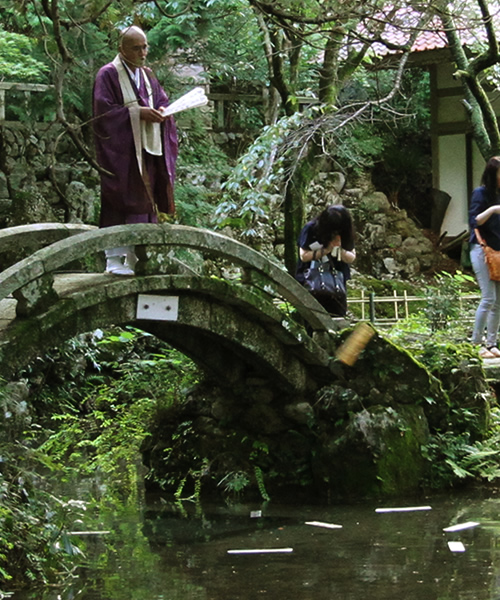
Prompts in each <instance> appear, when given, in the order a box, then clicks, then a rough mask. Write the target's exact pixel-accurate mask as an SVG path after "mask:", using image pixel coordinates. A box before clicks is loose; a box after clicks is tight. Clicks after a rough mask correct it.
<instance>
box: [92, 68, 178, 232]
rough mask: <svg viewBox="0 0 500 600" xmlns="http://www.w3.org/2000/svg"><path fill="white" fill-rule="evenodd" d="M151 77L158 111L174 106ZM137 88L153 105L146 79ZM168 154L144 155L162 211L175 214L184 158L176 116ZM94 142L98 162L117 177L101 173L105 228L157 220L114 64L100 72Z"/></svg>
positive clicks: (166, 136)
mask: <svg viewBox="0 0 500 600" xmlns="http://www.w3.org/2000/svg"><path fill="white" fill-rule="evenodd" d="M145 71H146V72H147V75H148V76H149V80H150V83H151V88H152V92H153V106H154V108H159V107H160V106H167V105H168V98H167V95H166V94H165V91H164V90H163V88H162V87H161V86H160V84H159V82H158V80H157V79H156V78H155V77H153V76H152V74H151V71H150V70H149V69H143V72H145ZM132 87H133V89H134V91H136V94H137V100H138V102H139V104H140V105H141V106H148V102H147V90H146V86H145V83H144V81H143V78H141V86H140V89H139V90H137V88H136V86H135V83H134V82H132ZM161 131H162V146H163V155H162V156H153V155H151V154H148V153H146V152H144V151H143V155H144V159H145V168H146V170H147V173H148V176H149V181H150V184H151V191H152V195H153V197H154V202H155V204H156V208H157V211H158V212H163V213H167V214H173V213H174V211H175V205H174V197H173V184H174V179H175V162H176V159H177V153H178V144H177V131H176V128H175V123H174V120H173V118H172V117H168V118H167V119H166V120H165V121H164V122H163V123H162V124H161ZM94 139H95V146H96V153H97V161H98V163H99V165H100V166H101V167H103V168H104V169H106V170H107V171H109V172H110V173H112V175H107V174H105V173H102V174H101V218H100V226H101V227H109V226H110V225H121V224H125V223H134V222H135V223H137V222H144V221H146V222H147V221H156V212H157V211H156V210H155V207H154V206H153V203H152V201H151V197H150V194H148V192H147V190H146V186H145V185H144V181H143V178H142V176H141V173H140V171H139V166H138V164H137V158H136V152H135V146H134V138H133V134H132V125H131V122H130V116H129V109H128V108H127V107H126V106H124V101H123V94H122V90H121V87H120V83H119V79H118V71H117V70H116V68H115V67H114V65H113V64H112V63H109V64H107V65H104V66H103V67H102V68H101V69H100V70H99V72H98V73H97V76H96V80H95V84H94Z"/></svg>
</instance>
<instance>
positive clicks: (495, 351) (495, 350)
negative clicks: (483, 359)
mask: <svg viewBox="0 0 500 600" xmlns="http://www.w3.org/2000/svg"><path fill="white" fill-rule="evenodd" d="M488 350H489V351H490V352H491V354H493V356H494V357H495V358H500V350H499V349H498V348H497V347H496V346H490V347H489V348H488Z"/></svg>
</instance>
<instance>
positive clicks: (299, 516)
mask: <svg viewBox="0 0 500 600" xmlns="http://www.w3.org/2000/svg"><path fill="white" fill-rule="evenodd" d="M419 504H420V505H421V504H426V505H431V507H432V509H431V510H422V511H414V512H404V513H376V512H375V508H377V505H375V504H373V503H371V504H362V505H356V506H328V507H324V506H292V505H278V504H273V503H269V504H267V505H264V506H262V507H259V506H253V505H252V506H249V505H234V506H218V507H217V506H204V507H203V508H200V507H195V506H193V505H190V504H184V505H182V506H180V505H170V504H167V503H164V502H160V501H158V502H155V503H153V504H151V505H150V506H148V508H147V510H146V511H144V512H143V513H142V515H139V514H135V515H131V516H130V515H129V517H128V518H126V519H125V518H123V517H122V518H118V517H117V516H116V515H115V517H114V519H113V520H112V521H111V522H107V523H103V527H104V528H105V529H111V531H112V533H111V534H110V535H109V536H107V538H106V543H105V542H104V540H103V539H102V538H101V539H95V540H93V541H90V543H89V544H88V546H87V550H86V551H87V555H88V556H89V561H90V562H92V565H91V566H90V565H89V571H88V574H87V577H86V578H85V579H83V578H80V579H77V580H75V581H74V582H73V583H72V585H70V586H69V587H68V588H67V589H66V590H58V591H57V592H54V591H47V592H46V593H43V592H41V591H40V590H38V591H37V592H36V593H32V594H24V595H19V594H16V595H15V596H13V598H14V599H15V600H34V599H35V598H36V600H70V599H75V600H76V599H77V598H78V599H82V600H95V599H99V600H135V599H137V600H146V599H147V600H223V599H224V600H227V599H229V600H255V599H258V598H272V599H273V600H292V599H300V600H309V599H310V600H313V599H314V600H365V598H366V599H368V598H369V599H370V600H392V599H394V600H396V599H397V600H402V599H403V600H413V599H417V598H418V599H419V600H437V599H439V600H448V599H450V600H451V599H453V600H457V599H458V600H461V599H471V600H472V599H473V600H486V599H487V600H496V599H500V498H497V496H496V493H494V492H492V491H489V492H488V493H487V494H483V497H474V498H471V497H470V496H468V497H464V496H460V495H458V496H453V497H447V498H443V497H437V498H426V499H425V501H424V502H422V501H421V499H420V500H418V501H417V502H416V503H415V500H414V499H413V500H412V501H410V502H408V500H406V501H405V502H403V503H400V504H399V506H404V505H407V506H414V505H419ZM385 505H386V506H388V505H389V504H387V503H386V504H385ZM395 505H396V506H397V504H393V506H395ZM259 509H260V510H261V511H262V516H260V517H259V516H256V513H255V511H258V510H259ZM252 513H253V514H252ZM306 521H320V522H323V523H334V524H338V525H342V527H341V528H336V529H330V528H324V527H317V526H311V525H306V524H305V522H306ZM468 521H476V522H479V523H480V524H479V525H478V526H477V527H473V528H469V529H465V530H463V531H457V532H450V533H447V532H444V531H443V529H444V528H446V527H448V526H450V525H454V524H456V523H465V522H468ZM449 541H461V542H462V543H463V545H464V547H465V552H451V551H450V549H449V546H448V542H449ZM269 548H274V549H276V548H293V552H287V553H275V554H228V550H239V549H269ZM105 549H106V551H105Z"/></svg>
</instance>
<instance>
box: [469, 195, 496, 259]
mask: <svg viewBox="0 0 500 600" xmlns="http://www.w3.org/2000/svg"><path fill="white" fill-rule="evenodd" d="M494 204H500V198H499V197H498V196H497V197H496V199H495V201H494V202H492V201H491V200H490V198H489V196H488V193H487V191H486V188H485V187H484V186H481V187H478V188H476V189H475V190H474V191H473V192H472V197H471V201H470V208H469V226H470V230H471V232H470V237H469V242H470V243H471V244H478V243H479V242H478V240H477V238H476V234H475V233H474V229H475V228H476V227H477V228H478V229H479V233H480V234H481V235H482V237H483V239H484V241H485V242H486V244H487V245H488V246H491V247H492V248H493V249H494V250H500V215H498V214H496V213H495V214H493V215H491V217H490V218H489V219H488V220H487V221H486V222H485V223H483V224H482V225H480V226H478V224H477V222H476V217H477V215H479V214H481V213H482V212H483V211H485V210H486V209H487V208H488V207H490V206H492V205H494Z"/></svg>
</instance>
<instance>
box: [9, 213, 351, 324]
mask: <svg viewBox="0 0 500 600" xmlns="http://www.w3.org/2000/svg"><path fill="white" fill-rule="evenodd" d="M25 233H26V232H25ZM67 233H68V232H65V234H64V235H66V234H67ZM4 235H5V236H7V235H8V234H7V233H6V234H4ZM26 235H27V233H26ZM118 246H135V248H136V254H137V256H138V258H139V262H138V263H137V265H136V273H137V275H139V276H140V275H143V276H149V275H156V274H162V273H168V272H171V271H170V269H172V260H171V251H172V249H182V248H184V249H189V250H193V251H197V252H200V253H201V254H202V255H203V256H204V257H211V258H216V259H221V260H223V261H227V262H229V263H231V264H234V265H237V266H239V267H242V268H243V270H244V272H245V274H246V280H245V281H244V282H243V283H244V284H248V285H255V284H256V283H257V280H258V284H259V286H260V287H261V289H263V290H265V291H266V292H267V293H269V294H271V295H275V296H279V297H280V298H282V299H284V300H285V301H286V302H288V303H289V304H290V305H292V306H293V307H294V308H295V309H296V310H297V312H298V313H299V314H300V315H301V317H302V318H303V320H304V322H305V323H307V324H308V325H309V327H310V328H311V329H312V330H314V331H316V332H321V331H323V332H329V331H331V330H336V329H339V327H340V324H339V322H338V321H336V320H335V319H332V318H331V317H330V316H329V315H328V313H326V311H325V310H324V309H323V308H322V307H321V305H320V304H319V303H318V302H317V301H316V300H315V299H314V298H313V297H312V296H311V294H309V292H307V291H306V290H305V289H304V288H303V286H301V285H300V284H299V283H298V282H297V281H296V280H295V279H294V278H293V277H291V276H290V275H289V274H288V273H287V272H286V271H285V270H284V268H283V267H282V265H280V264H278V263H277V262H275V261H273V260H270V259H269V258H267V257H265V256H264V255H263V254H261V253H259V252H257V251H256V250H253V249H252V248H249V247H248V246H246V245H244V244H242V243H240V242H238V241H236V240H233V239H231V238H229V237H227V236H224V235H222V234H219V233H215V232H213V231H209V230H204V229H199V228H194V227H188V226H183V225H167V224H137V225H121V226H115V227H108V228H104V229H91V230H88V231H84V232H81V233H75V234H74V235H66V237H65V238H64V239H59V240H58V241H55V242H53V243H51V244H50V245H47V246H45V247H42V248H40V249H39V250H36V251H35V252H34V253H33V254H31V255H30V256H28V257H26V258H24V259H23V260H20V261H19V262H16V263H15V264H13V265H11V266H9V267H8V268H6V269H5V270H4V271H3V272H1V273H0V300H1V299H3V298H6V297H7V296H9V295H10V294H12V295H13V296H14V298H15V299H16V300H17V301H18V302H17V308H16V310H17V314H18V315H20V316H27V315H28V314H36V312H37V311H38V312H39V311H41V310H43V309H44V307H46V306H48V305H50V304H52V303H53V302H54V299H55V297H56V296H57V294H56V292H55V291H54V287H53V283H54V273H55V272H57V271H58V270H61V269H62V268H63V267H64V266H65V265H67V264H69V263H71V262H74V261H77V260H82V259H85V257H87V256H90V255H94V254H96V253H99V252H103V251H104V250H106V249H107V248H114V247H118ZM103 277H110V278H112V279H114V280H115V281H116V276H114V275H103ZM344 324H345V322H344V321H342V325H344Z"/></svg>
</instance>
